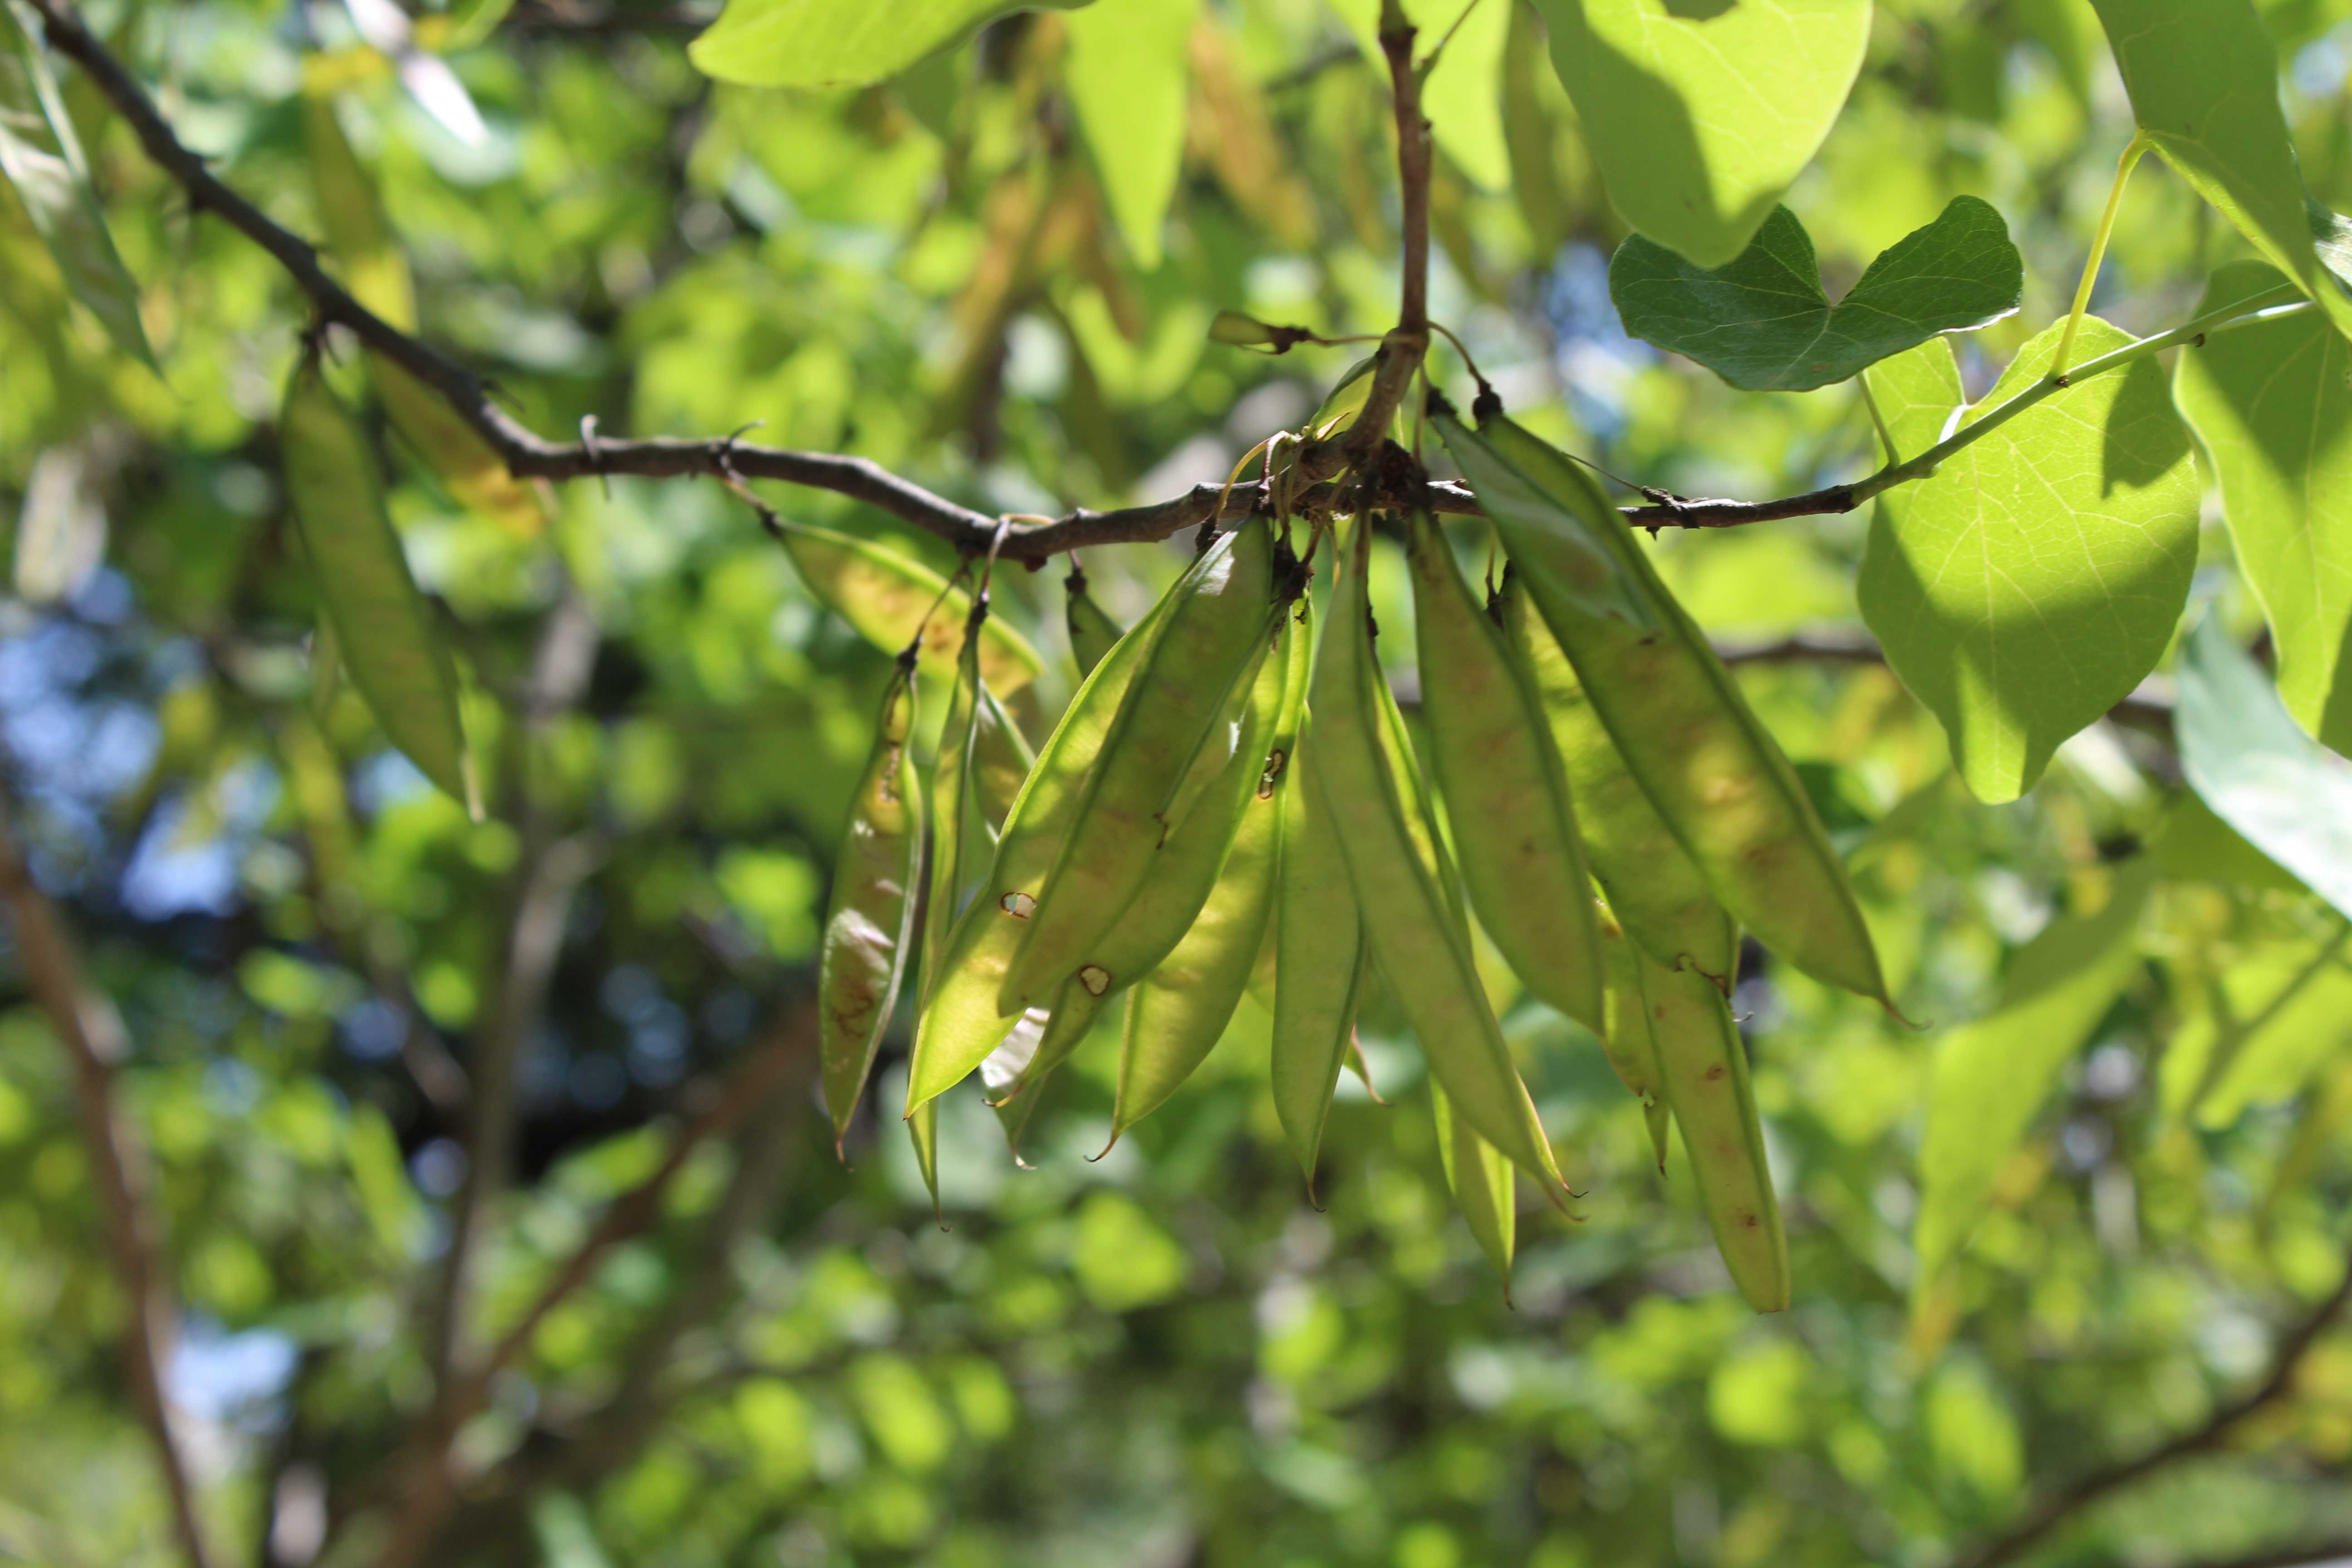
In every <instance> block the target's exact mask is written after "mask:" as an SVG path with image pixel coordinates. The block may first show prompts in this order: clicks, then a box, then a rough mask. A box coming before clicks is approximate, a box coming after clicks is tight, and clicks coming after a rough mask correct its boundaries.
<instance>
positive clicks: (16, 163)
mask: <svg viewBox="0 0 2352 1568" xmlns="http://www.w3.org/2000/svg"><path fill="white" fill-rule="evenodd" d="M6 14H7V21H6V22H5V24H0V175H5V177H6V179H7V181H8V184H9V186H10V187H11V188H12V189H13V190H15V191H16V199H17V200H18V201H19V202H22V203H23V204H24V207H25V214H26V216H27V217H29V218H30V219H31V220H32V224H33V227H34V229H35V230H36V231H37V232H38V233H39V235H40V237H41V241H42V243H43V244H45V245H47V247H49V254H50V255H51V256H52V257H54V258H56V259H57V264H58V272H59V273H60V274H61V275H62V276H63V277H64V279H65V282H66V288H67V289H68V290H70V291H71V292H72V294H73V297H74V298H75V299H77V300H80V301H81V302H82V303H83V304H84V305H86V306H88V307H89V311H90V314H92V315H94V316H96V317H97V318H98V320H99V324H100V326H103V327H104V328H105V329H106V335H107V336H108V337H110V338H112V339H113V340H114V343H115V346H116V347H117V348H120V349H121V350H122V352H123V353H127V354H131V355H132V356H133V357H134V358H136V359H138V360H139V361H140V362H141V363H143V364H145V365H146V366H147V367H148V368H149V369H151V370H152V369H154V368H155V353H154V351H153V350H152V349H151V348H149V347H148V345H147V330H146V328H145V327H144V326H143V325H142V324H141V322H140V319H139V285H138V283H137V281H136V280H135V279H132V278H131V273H130V269H129V268H125V267H124V266H123V265H122V258H121V256H119V255H117V254H116V253H115V249H114V237H113V236H111V235H110V234H109V233H108V232H107V228H106V213H105V211H104V209H102V208H101V207H100V205H99V204H98V193H97V192H96V191H94V190H92V189H91V188H90V183H89V163H87V162H85V161H84V159H83V157H82V152H81V142H80V141H79V139H78V138H77V137H76V136H75V134H74V127H73V120H72V118H71V117H70V116H68V114H67V113H66V105H65V99H64V97H63V95H62V94H60V93H59V92H58V84H57V80H56V79H55V78H54V77H52V76H51V75H50V74H49V64H48V59H47V56H45V55H44V54H43V53H42V52H41V46H40V42H39V40H40V26H39V23H38V21H37V19H35V17H34V16H33V14H32V13H31V11H30V10H29V9H28V8H27V7H26V6H25V5H22V4H21V3H19V0H9V4H8V5H7V7H6Z"/></svg>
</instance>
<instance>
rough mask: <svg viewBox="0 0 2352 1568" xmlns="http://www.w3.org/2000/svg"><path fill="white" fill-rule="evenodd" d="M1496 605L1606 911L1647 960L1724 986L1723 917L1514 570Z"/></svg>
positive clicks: (1726, 930)
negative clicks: (1531, 690)
mask: <svg viewBox="0 0 2352 1568" xmlns="http://www.w3.org/2000/svg"><path fill="white" fill-rule="evenodd" d="M1502 609H1503V635H1504V639H1505V641H1506V642H1507V645H1508V646H1509V647H1510V649H1511V652H1512V657H1513V658H1516V659H1517V661H1518V662H1519V664H1520V666H1521V668H1524V669H1525V670H1526V671H1527V672H1528V678H1529V679H1530V680H1531V681H1532V682H1533V684H1534V686H1535V689H1536V691H1537V694H1538V700H1539V701H1540V702H1541V704H1542V707H1543V714H1544V721H1545V727H1546V728H1547V729H1548V730H1549V732H1550V735H1551V738H1552V742H1553V744H1554V746H1555V748H1556V749H1557V750H1558V751H1559V758H1560V763H1561V765H1562V767H1563V768H1564V769H1565V771H1566V773H1567V775H1568V780H1569V787H1570V789H1571V790H1572V791H1573V792H1574V793H1575V795H1576V802H1577V814H1578V815H1577V825H1578V826H1579V827H1580V829H1581V830H1582V832H1583V834H1584V847H1585V853H1586V855H1587V857H1588V858H1589V859H1590V861H1591V867H1592V875H1593V878H1594V879H1595V880H1596V881H1598V882H1599V883H1600V884H1601V891H1602V892H1603V893H1605V894H1606V895H1607V896H1608V899H1609V905H1610V908H1611V910H1612V911H1613V912H1614V914H1615V915H1616V917H1617V919H1618V920H1619V921H1622V924H1623V928H1624V930H1625V931H1626V933H1627V934H1628V935H1630V936H1631V937H1632V938H1633V940H1634V941H1635V942H1639V943H1640V944H1641V945H1642V946H1643V948H1644V949H1646V950H1647V951H1648V952H1649V954H1650V956H1651V957H1653V958H1654V959H1656V960H1658V961H1659V962H1660V963H1667V964H1676V963H1689V964H1692V965H1694V966H1696V968H1697V969H1698V970H1700V971H1701V972H1702V973H1706V974H1708V975H1711V976H1713V977H1714V978H1715V979H1716V980H1717V981H1719V982H1722V983H1723V984H1729V983H1730V976H1731V965H1732V963H1733V961H1734V959H1735V957H1736V956H1737V955H1736V954H1735V953H1734V952H1733V951H1732V947H1731V935H1730V932H1731V922H1730V921H1729V920H1728V919H1727V917H1726V916H1725V914H1724V912H1723V908H1722V906H1721V905H1719V904H1717V902H1716V901H1715V895H1714V894H1713V893H1710V892H1709V891H1707V887H1706V878H1705V877H1703V876H1701V875H1700V874H1699V868H1698V867H1697V865H1696V864H1695V863H1694V862H1693V861H1692V859H1691V858H1690V857H1689V856H1688V855H1686V854H1685V853H1684V852H1683V847H1682V842H1681V841H1680V840H1679V839H1677V838H1676V837H1675V836H1674V834H1673V833H1672V832H1671V831H1670V830H1669V829H1668V828H1667V826H1666V825H1665V823H1664V821H1662V820H1660V818H1659V816H1658V814H1657V811H1656V809H1655V808H1654V807H1653V806H1652V805H1650V797H1649V796H1648V795H1644V794H1643V793H1642V785H1641V784H1640V782H1639V781H1638V780H1636V779H1635V778H1634V777H1633V774H1632V773H1630V772H1628V771H1627V770H1626V767H1625V763H1624V760H1623V759H1622V758H1621V757H1620V756H1618V754H1617V745H1616V742H1613V741H1612V740H1611V739H1610V738H1609V731H1608V730H1607V729H1606V728H1604V727H1603V726H1602V724H1601V719H1600V716H1599V715H1598V714H1596V713H1594V712H1593V710H1592V704H1591V702H1590V701H1589V700H1586V698H1585V695H1584V688H1583V687H1582V686H1580V685H1579V684H1578V683H1577V679H1576V670H1575V668H1573V667H1572V666H1570V663H1569V661H1568V655H1567V654H1566V653H1565V652H1563V651H1562V650H1561V648H1560V646H1559V641H1558V640H1557V639H1556V638H1554V637H1553V636H1552V635H1551V629H1550V628H1549V626H1545V625H1544V623H1543V618H1542V617H1541V616H1538V615H1537V614H1536V613H1535V610H1534V608H1533V606H1532V605H1530V604H1529V602H1528V592H1527V586H1526V584H1525V583H1524V582H1523V581H1522V580H1521V578H1520V576H1519V574H1518V573H1517V571H1516V570H1514V571H1511V572H1507V573H1506V574H1504V577H1503V591H1502Z"/></svg>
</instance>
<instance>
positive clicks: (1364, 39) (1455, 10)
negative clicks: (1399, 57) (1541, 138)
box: [1331, 0, 1515, 191]
mask: <svg viewBox="0 0 2352 1568" xmlns="http://www.w3.org/2000/svg"><path fill="white" fill-rule="evenodd" d="M1331 8H1332V9H1333V10H1335V11H1337V12H1339V18H1340V20H1342V21H1344V22H1345V23H1347V25H1348V31H1349V34H1350V35H1351V36H1353V37H1354V38H1355V40H1356V43H1357V45H1358V46H1359V47H1361V48H1362V50H1363V51H1364V58H1366V60H1367V61H1369V62H1370V66H1371V68H1372V69H1374V70H1375V71H1378V72H1379V73H1380V75H1381V80H1382V81H1386V80H1387V79H1388V57H1387V56H1385V55H1384V54H1382V53H1381V0H1331ZM1514 8H1515V7H1514V6H1511V5H1494V4H1492V3H1491V0H1479V3H1478V4H1477V5H1466V4H1465V0H1405V5H1404V14H1405V19H1406V20H1407V21H1409V22H1411V23H1412V26H1413V40H1412V43H1413V58H1415V59H1416V60H1420V59H1426V58H1428V56H1429V52H1430V51H1431V50H1432V49H1434V48H1436V47H1437V45H1438V40H1439V39H1441V38H1445V37H1447V34H1448V31H1449V29H1450V30H1451V32H1452V37H1451V38H1450V39H1449V40H1448V41H1447V43H1446V45H1445V49H1444V53H1443V54H1441V55H1440V56H1439V57H1438V60H1437V68H1436V69H1435V70H1433V71H1431V72H1430V73H1429V75H1428V77H1427V78H1426V79H1423V82H1422V85H1421V112H1422V115H1423V118H1425V119H1426V120H1427V121H1429V128H1430V134H1431V135H1432V136H1433V138H1434V139H1435V140H1436V142H1437V146H1438V150H1439V151H1440V152H1442V153H1444V154H1445V155H1446V156H1447V157H1448V158H1450V159H1452V160H1453V161H1454V165H1455V166H1456V167H1458V168H1459V169H1460V170H1461V171H1462V172H1463V174H1466V175H1468V176H1469V178H1470V180H1471V182H1472V183H1473V184H1478V185H1483V186H1485V187H1486V189H1487V190H1490V191H1499V190H1501V189H1503V188H1504V187H1505V186H1507V185H1508V184H1510V183H1511V154H1510V150H1509V148H1508V146H1507V144H1506V142H1505V141H1504V137H1503V49H1504V47H1505V46H1506V45H1507V44H1508V42H1509V40H1510V33H1511V12H1512V10H1513V9H1514ZM1457 21H1458V22H1459V23H1460V24H1461V26H1459V27H1456V26H1454V24H1455V23H1456V22H1457Z"/></svg>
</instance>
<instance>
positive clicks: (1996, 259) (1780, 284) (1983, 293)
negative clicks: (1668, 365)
mask: <svg viewBox="0 0 2352 1568" xmlns="http://www.w3.org/2000/svg"><path fill="white" fill-rule="evenodd" d="M2024 287H2025V268H2024V263H2023V262H2022V261H2021V260H2020V259H2019V258H2018V254H2017V247H2015V246H2014V245H2011V243H2010V241H2009V226H2008V225H2007V224H2005V223H2003V222H2002V221H2001V218H2000V214H1999V213H1998V212H1995V211H1994V210H1993V209H1992V207H1991V206H1990V205H1988V204H1986V203H1984V202H1980V201H1979V200H1978V199H1977V198H1976V197H1974V196H1955V197H1953V198H1952V201H1951V204H1950V205H1948V206H1947V207H1945V208H1944V210H1943V212H1942V213H1941V214H1939V215H1938V216H1937V218H1936V221H1935V222H1933V223H1931V224H1929V225H1927V226H1926V227H1925V228H1918V229H1914V230H1913V231H1912V232H1911V233H1909V234H1907V235H1905V236H1904V237H1902V238H1901V239H1899V240H1897V241H1895V244H1893V245H1891V246H1889V247H1887V248H1886V249H1885V251H1883V252H1881V253H1880V255H1879V257H1878V259H1877V260H1875V261H1874V262H1872V263H1871V264H1870V269H1869V270H1868V271H1866V272H1864V274H1863V275H1862V280H1861V281H1860V282H1859V283H1856V284H1855V285H1854V286H1853V291H1852V292H1850V293H1848V294H1847V295H1846V297H1845V298H1844V299H1843V300H1839V301H1838V302H1837V303H1836V304H1834V305H1832V304H1831V303H1830V300H1829V296H1828V295H1827V294H1825V293H1823V292H1822V274H1821V268H1820V267H1819V266H1818V265H1817V264H1816V262H1815V260H1814V258H1813V242H1812V238H1811V236H1809V235H1807V234H1806V233H1805V226H1804V225H1803V224H1801V223H1800V222H1798V221H1797V215H1796V214H1794V213H1792V212H1790V210H1789V209H1788V208H1787V207H1774V208H1773V209H1772V216H1770V217H1769V218H1766V219H1765V220H1764V226H1763V227H1762V228H1760V229H1758V230H1757V231H1756V237H1755V238H1754V239H1752V240H1750V241H1748V248H1747V249H1745V250H1743V251H1741V252H1740V253H1739V255H1738V257H1737V258H1735V259H1734V260H1733V261H1732V262H1731V263H1730V265H1728V266H1727V267H1718V268H1704V267H1697V266H1694V265H1693V264H1692V263H1690V262H1688V261H1686V260H1685V259H1684V258H1681V257H1679V256H1677V255H1675V253H1674V252H1673V251H1671V250H1668V249H1667V248H1666V247H1664V246H1663V245H1660V244H1658V243H1657V242H1656V241H1654V240H1651V239H1645V238H1643V237H1642V236H1640V235H1638V234H1637V235H1634V236H1633V237H1631V238H1630V239H1628V240H1626V241H1625V243H1624V244H1623V245H1621V246H1619V247H1617V255H1616V258H1615V259H1613V260H1612V261H1611V262H1610V263H1609V295H1610V298H1611V299H1612V300H1615V301H1616V304H1617V313H1618V314H1619V315H1620V316H1622V317H1623V318H1624V321H1625V330H1626V331H1629V332H1631V333H1633V335H1634V336H1635V337H1637V338H1645V339H1647V340H1648V341H1649V342H1654V343H1655V344H1657V345H1658V346H1659V347H1660V348H1662V349H1669V350H1672V351H1673V352H1674V353H1678V354H1683V355H1685V356H1687V357H1689V358H1691V359H1695V360H1696V361H1698V363H1701V364H1703V365H1705V366H1706V367H1707V368H1708V369H1709V370H1711V371H1713V372H1715V373H1716V374H1717V375H1719V376H1721V377H1723V379H1724V380H1726V381H1727V382H1729V383H1731V384H1732V385H1734V386H1738V387H1744V388H1746V389H1747V390H1748V391H1750V392H1806V391H1810V390H1811V389H1812V388H1813V387H1816V386H1827V385H1829V384H1831V383H1832V382H1838V381H1843V380H1845V379H1846V378H1847V377H1848V376H1852V375H1857V374H1861V372H1862V371H1863V369H1864V367H1865V366H1867V365H1870V364H1874V363H1876V362H1878V361H1879V360H1883V359H1885V358H1887V357H1888V356H1889V355H1891V354H1898V353H1902V352H1903V351H1904V350H1905V349H1907V348H1910V347H1912V346H1913V345H1914V344H1916V343H1922V342H1927V339H1929V338H1931V337H1934V336H1935V335H1936V334H1937V333H1938V332H1955V331H1969V329H1971V328H1974V327H1981V326H1984V325H1986V324H1987V323H1988V322H1991V321H1999V320H2000V318H2002V317H2003V316H2006V315H2008V314H2010V313H2011V311H2013V310H2016V309H2017V303H2018V300H2019V299H2020V298H2021V295H2022V294H2023V291H2024Z"/></svg>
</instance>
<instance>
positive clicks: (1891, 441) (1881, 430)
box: [1853, 372, 1903, 463]
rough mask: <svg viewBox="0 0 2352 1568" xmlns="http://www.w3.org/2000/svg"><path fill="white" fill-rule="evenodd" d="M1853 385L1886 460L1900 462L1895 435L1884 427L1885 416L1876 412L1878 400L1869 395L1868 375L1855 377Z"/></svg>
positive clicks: (1900, 455) (1900, 457) (1900, 456)
mask: <svg viewBox="0 0 2352 1568" xmlns="http://www.w3.org/2000/svg"><path fill="white" fill-rule="evenodd" d="M1853 384H1854V386H1855V388H1856V389H1857V390H1859V391H1860V392H1861V394H1862V405H1863V406H1864V408H1867V409H1869V410H1870V422H1871V423H1872V424H1873V425H1874V426H1877V427H1878V443H1879V445H1880V446H1882V447H1885V449H1886V460H1887V461H1888V462H1890V463H1899V462H1901V461H1902V460H1903V454H1902V453H1900V452H1898V451H1896V450H1895V433H1894V432H1893V431H1892V430H1889V429H1888V428H1887V427H1886V416H1885V415H1884V414H1881V413H1880V412H1879V411H1878V399H1876V398H1875V397H1873V396H1872V395H1870V377H1869V373H1868V372H1864V374H1861V375H1857V376H1855V377H1854V378H1853Z"/></svg>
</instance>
